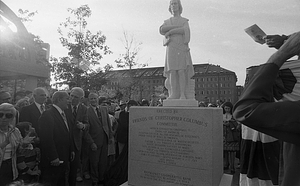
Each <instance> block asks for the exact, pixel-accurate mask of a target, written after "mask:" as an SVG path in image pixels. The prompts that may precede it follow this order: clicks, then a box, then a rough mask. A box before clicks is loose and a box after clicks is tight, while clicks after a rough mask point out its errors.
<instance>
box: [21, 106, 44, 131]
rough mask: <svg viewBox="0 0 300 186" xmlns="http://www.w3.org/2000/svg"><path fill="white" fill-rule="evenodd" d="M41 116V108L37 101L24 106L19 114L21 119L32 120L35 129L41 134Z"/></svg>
mask: <svg viewBox="0 0 300 186" xmlns="http://www.w3.org/2000/svg"><path fill="white" fill-rule="evenodd" d="M40 116H41V112H40V110H39V108H37V106H36V104H35V103H32V104H31V105H28V106H25V107H23V108H22V110H21V112H20V116H19V121H20V122H22V121H27V122H30V123H31V124H32V126H33V127H34V128H35V131H36V133H37V134H38V136H39V127H38V120H39V118H40Z"/></svg>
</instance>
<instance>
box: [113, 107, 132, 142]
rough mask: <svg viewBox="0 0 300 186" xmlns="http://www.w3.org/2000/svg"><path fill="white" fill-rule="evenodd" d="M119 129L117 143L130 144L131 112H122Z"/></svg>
mask: <svg viewBox="0 0 300 186" xmlns="http://www.w3.org/2000/svg"><path fill="white" fill-rule="evenodd" d="M118 123H119V125H118V128H117V138H116V139H117V141H118V142H120V143H125V144H128V133H129V112H127V111H125V110H123V111H121V112H120V115H119V119H118Z"/></svg>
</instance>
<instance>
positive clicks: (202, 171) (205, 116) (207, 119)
mask: <svg viewBox="0 0 300 186" xmlns="http://www.w3.org/2000/svg"><path fill="white" fill-rule="evenodd" d="M130 114H131V115H130V132H129V134H130V137H129V185H136V186H141V185H143V186H147V185H159V184H163V183H170V184H171V183H172V184H171V185H179V186H198V185H199V183H201V182H203V184H202V185H204V186H205V185H212V184H210V183H211V182H212V181H211V180H210V179H211V178H212V176H213V170H212V168H213V159H214V156H213V155H212V152H213V150H214V151H216V152H217V151H222V141H221V138H222V133H221V129H219V131H217V130H216V128H218V126H214V125H216V124H217V122H216V120H218V122H220V123H218V124H217V125H220V126H221V119H222V118H221V116H222V114H221V110H220V109H215V110H203V109H202V110H201V109H199V108H194V109H191V108H179V109H178V108H164V107H163V108H155V107H152V108H151V107H148V108H141V107H135V108H131V110H130ZM213 116H214V117H213ZM219 128H221V127H219ZM214 130H215V132H216V135H219V137H213V136H212V135H213V131H214ZM213 138H215V140H216V141H218V143H215V142H214V140H213ZM218 139H219V140H218ZM216 145H217V146H216ZM213 147H214V148H213ZM217 153H218V152H217ZM221 156H222V152H221V154H219V156H216V157H219V159H221ZM221 161H222V160H217V161H216V162H220V163H219V164H221ZM220 166H221V165H220ZM221 169H222V167H220V170H221ZM221 171H222V170H221ZM219 172H220V171H219ZM201 177H202V178H201ZM220 178H221V177H220Z"/></svg>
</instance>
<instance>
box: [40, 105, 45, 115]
mask: <svg viewBox="0 0 300 186" xmlns="http://www.w3.org/2000/svg"><path fill="white" fill-rule="evenodd" d="M40 111H41V114H42V113H43V112H44V111H45V106H44V105H43V104H42V105H41V106H40Z"/></svg>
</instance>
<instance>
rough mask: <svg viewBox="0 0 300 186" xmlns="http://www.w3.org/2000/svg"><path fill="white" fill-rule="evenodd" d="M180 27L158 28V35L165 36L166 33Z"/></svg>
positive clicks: (167, 26)
mask: <svg viewBox="0 0 300 186" xmlns="http://www.w3.org/2000/svg"><path fill="white" fill-rule="evenodd" d="M180 27H181V26H175V25H165V24H164V25H162V26H161V27H159V33H160V34H161V35H166V33H167V32H169V31H171V30H174V29H177V28H180Z"/></svg>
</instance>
